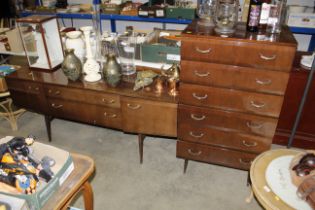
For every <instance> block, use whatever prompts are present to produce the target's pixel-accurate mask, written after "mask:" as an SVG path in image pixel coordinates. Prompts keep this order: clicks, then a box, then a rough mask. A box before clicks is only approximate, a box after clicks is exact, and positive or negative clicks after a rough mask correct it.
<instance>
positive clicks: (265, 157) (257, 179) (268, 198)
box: [250, 149, 300, 210]
mask: <svg viewBox="0 0 315 210" xmlns="http://www.w3.org/2000/svg"><path fill="white" fill-rule="evenodd" d="M298 153H300V151H298V150H292V149H276V150H269V151H267V152H264V153H262V154H261V155H259V156H258V157H257V158H256V159H255V160H254V162H253V163H252V165H251V168H250V179H251V185H252V190H253V192H254V194H255V196H256V198H257V200H258V201H259V202H260V204H261V205H262V206H263V207H264V208H265V209H272V210H275V209H281V210H284V209H290V210H291V209H292V210H293V208H292V207H290V206H289V205H287V204H286V203H284V202H283V201H282V200H281V199H280V198H279V197H278V196H277V195H276V194H275V193H274V192H272V191H268V190H266V187H267V186H268V184H267V181H266V178H265V172H266V169H267V167H268V165H269V164H270V162H271V161H273V160H274V159H276V158H278V157H281V156H285V155H296V154H298ZM267 189H268V188H267Z"/></svg>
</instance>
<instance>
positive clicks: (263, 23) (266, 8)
mask: <svg viewBox="0 0 315 210" xmlns="http://www.w3.org/2000/svg"><path fill="white" fill-rule="evenodd" d="M270 3H271V0H263V1H262V5H261V12H260V19H259V26H258V28H259V29H258V30H259V32H265V31H266V28H267V22H268V18H269V13H270Z"/></svg>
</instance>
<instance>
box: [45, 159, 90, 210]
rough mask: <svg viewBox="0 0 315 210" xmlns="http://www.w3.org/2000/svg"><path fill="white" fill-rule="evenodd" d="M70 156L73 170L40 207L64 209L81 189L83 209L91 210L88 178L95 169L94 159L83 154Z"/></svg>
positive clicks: (55, 209) (54, 209) (51, 209)
mask: <svg viewBox="0 0 315 210" xmlns="http://www.w3.org/2000/svg"><path fill="white" fill-rule="evenodd" d="M71 156H72V159H73V162H74V170H73V171H72V172H71V174H70V176H69V177H68V178H67V179H66V181H65V182H64V183H63V184H62V186H61V187H60V188H59V189H58V190H57V192H55V193H54V194H53V196H52V197H51V198H49V200H48V201H47V203H46V204H45V205H44V206H43V208H42V209H45V210H60V209H61V210H66V209H68V206H69V204H70V203H71V201H72V200H73V199H74V197H75V196H76V195H77V194H78V193H79V192H81V191H82V192H83V199H84V206H85V209H86V210H93V190H92V187H91V185H90V183H89V178H90V176H91V175H92V174H93V172H94V170H95V164H94V161H93V159H92V158H90V157H88V156H85V155H80V154H74V153H72V154H71Z"/></svg>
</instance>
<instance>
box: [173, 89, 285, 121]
mask: <svg viewBox="0 0 315 210" xmlns="http://www.w3.org/2000/svg"><path fill="white" fill-rule="evenodd" d="M179 91H180V98H179V102H180V103H183V104H189V105H194V106H203V107H209V108H217V109H224V110H230V111H237V112H245V113H253V114H259V115H264V116H270V117H278V116H279V114H280V110H281V106H282V102H283V97H281V96H275V95H266V94H260V93H254V92H246V91H240V90H235V89H223V88H216V87H211V86H207V87H206V86H200V85H192V84H185V83H182V84H181V85H180V87H179Z"/></svg>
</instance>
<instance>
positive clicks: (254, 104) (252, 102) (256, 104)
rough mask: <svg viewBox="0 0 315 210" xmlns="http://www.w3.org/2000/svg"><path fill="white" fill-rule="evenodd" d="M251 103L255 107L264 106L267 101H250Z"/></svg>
mask: <svg viewBox="0 0 315 210" xmlns="http://www.w3.org/2000/svg"><path fill="white" fill-rule="evenodd" d="M250 105H252V106H253V107H255V108H263V107H264V106H265V105H266V104H265V103H260V104H259V103H257V102H255V101H250Z"/></svg>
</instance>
